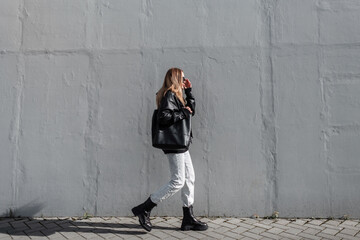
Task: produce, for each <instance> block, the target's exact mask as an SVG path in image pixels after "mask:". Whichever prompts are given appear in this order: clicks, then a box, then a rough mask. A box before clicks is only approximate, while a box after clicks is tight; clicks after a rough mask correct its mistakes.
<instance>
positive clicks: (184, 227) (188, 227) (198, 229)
mask: <svg viewBox="0 0 360 240" xmlns="http://www.w3.org/2000/svg"><path fill="white" fill-rule="evenodd" d="M207 229H208V227H207V226H205V227H193V226H191V225H186V226H181V230H182V231H190V230H193V231H205V230H207Z"/></svg>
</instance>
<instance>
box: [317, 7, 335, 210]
mask: <svg viewBox="0 0 360 240" xmlns="http://www.w3.org/2000/svg"><path fill="white" fill-rule="evenodd" d="M319 4H320V1H317V4H316V5H317V6H319ZM319 11H321V10H320V8H317V10H316V16H317V43H318V47H319V49H320V51H319V52H318V56H317V57H318V78H319V81H320V91H321V92H320V94H321V108H322V109H321V111H322V112H321V113H320V117H321V125H322V137H323V147H324V149H323V157H324V161H325V163H326V170H325V174H326V187H327V191H328V198H327V201H328V207H329V210H330V216H333V208H332V192H331V186H330V168H331V166H330V164H329V159H328V150H329V137H330V132H329V131H330V129H329V112H328V106H327V98H326V87H325V82H326V78H324V77H323V76H321V66H322V60H323V59H324V48H323V46H322V44H321V40H320V37H321V32H320V26H321V24H320V13H319ZM321 210H322V209H321ZM324 210H325V212H327V211H326V209H324ZM324 217H327V216H324Z"/></svg>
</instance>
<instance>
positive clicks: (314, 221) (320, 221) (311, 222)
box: [308, 220, 326, 225]
mask: <svg viewBox="0 0 360 240" xmlns="http://www.w3.org/2000/svg"><path fill="white" fill-rule="evenodd" d="M325 221H326V220H312V221H310V222H308V223H309V224H313V225H321V224H323V223H324V222H325Z"/></svg>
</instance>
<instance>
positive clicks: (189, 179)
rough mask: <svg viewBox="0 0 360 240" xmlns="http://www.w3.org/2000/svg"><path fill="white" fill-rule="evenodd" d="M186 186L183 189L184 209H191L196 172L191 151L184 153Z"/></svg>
mask: <svg viewBox="0 0 360 240" xmlns="http://www.w3.org/2000/svg"><path fill="white" fill-rule="evenodd" d="M184 163H185V184H184V187H183V188H182V189H181V199H182V201H183V206H184V207H190V206H191V205H193V203H194V183H195V172H194V168H193V164H192V160H191V156H190V153H189V151H186V152H185V153H184Z"/></svg>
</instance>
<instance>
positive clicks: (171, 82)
mask: <svg viewBox="0 0 360 240" xmlns="http://www.w3.org/2000/svg"><path fill="white" fill-rule="evenodd" d="M182 72H183V71H182V70H181V69H180V68H170V69H169V70H168V71H167V73H166V74H165V78H164V83H163V85H162V87H161V88H160V90H159V91H158V92H157V93H156V105H157V107H158V108H159V106H160V102H161V99H162V98H163V97H164V96H165V94H166V93H167V91H169V90H170V91H172V92H173V93H175V95H176V97H177V98H178V99H179V100H180V102H181V103H182V104H183V105H184V106H185V101H184V98H183V93H182Z"/></svg>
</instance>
